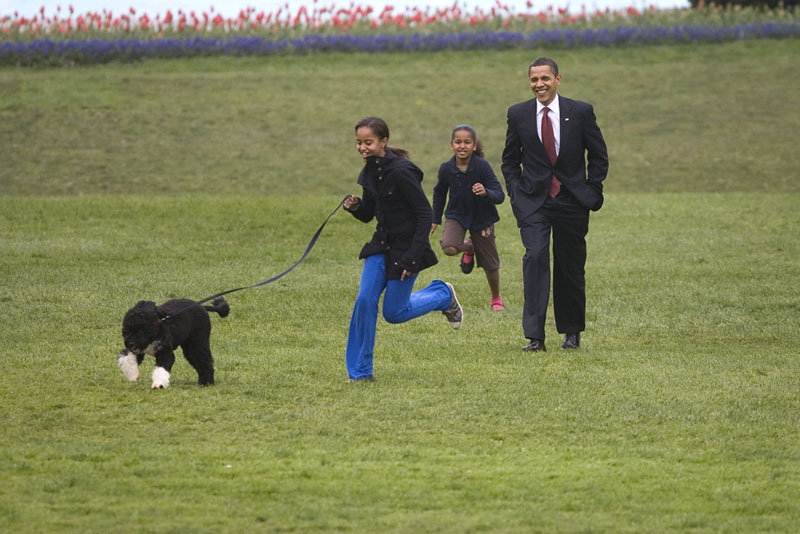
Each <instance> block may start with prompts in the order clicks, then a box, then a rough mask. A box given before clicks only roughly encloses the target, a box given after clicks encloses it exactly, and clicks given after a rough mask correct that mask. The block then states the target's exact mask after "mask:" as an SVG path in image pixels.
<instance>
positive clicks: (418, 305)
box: [344, 117, 463, 382]
mask: <svg viewBox="0 0 800 534" xmlns="http://www.w3.org/2000/svg"><path fill="white" fill-rule="evenodd" d="M355 130H356V148H357V150H358V152H359V153H360V154H361V157H362V159H363V160H364V168H363V169H362V170H361V173H360V174H359V176H358V184H359V185H360V186H361V188H362V195H361V197H357V196H354V195H349V196H348V197H347V198H346V199H345V201H344V208H345V209H346V210H347V211H349V212H350V213H352V214H353V216H354V217H356V218H357V219H359V220H360V221H363V222H365V223H366V222H370V221H371V220H372V219H376V221H377V226H376V228H375V233H374V234H373V236H372V239H371V240H370V242H369V243H367V244H366V245H364V248H362V249H361V254H360V255H359V258H361V259H363V260H364V270H363V272H362V274H361V286H360V287H359V290H358V297H357V298H356V303H355V306H354V307H353V315H352V317H351V318H350V330H349V333H348V337H347V350H346V354H345V361H346V365H347V374H348V375H349V377H350V381H351V382H353V381H357V380H370V381H371V380H372V379H373V371H372V360H373V350H374V346H375V329H376V326H377V321H378V302H379V301H380V297H381V294H382V293H383V292H384V290H386V293H385V295H384V299H383V317H384V319H386V321H387V322H389V323H403V322H405V321H408V320H411V319H414V318H415V317H419V316H421V315H425V314H426V313H429V312H431V311H434V310H438V311H441V312H442V313H443V314H444V315H445V317H447V320H448V322H449V323H450V326H452V327H453V328H454V329H458V328H460V327H461V322H462V320H463V310H462V309H461V305H460V304H459V303H458V299H457V298H456V293H455V290H454V289H453V286H452V285H451V284H448V283H446V282H443V281H441V280H433V281H432V282H431V283H430V284H429V285H428V286H427V287H425V288H424V289H421V290H419V291H416V292H414V291H413V288H414V280H416V278H417V275H418V273H419V272H420V271H421V270H423V269H427V268H428V267H431V266H433V265H435V264H436V263H437V262H438V260H437V258H436V254H435V253H434V252H433V249H432V248H431V246H430V242H429V241H428V234H429V232H430V228H431V220H432V214H431V205H430V203H429V202H428V199H427V197H426V195H425V192H424V191H423V190H422V185H421V182H422V175H423V173H422V171H421V170H420V169H419V167H417V166H416V165H414V163H412V162H411V160H409V159H408V152H406V151H405V150H403V149H399V148H392V147H390V146H388V145H387V143H388V141H389V127H388V126H387V125H386V122H384V121H383V120H382V119H379V118H378V117H366V118H364V119H362V120H361V121H359V122H358V124H356V128H355Z"/></svg>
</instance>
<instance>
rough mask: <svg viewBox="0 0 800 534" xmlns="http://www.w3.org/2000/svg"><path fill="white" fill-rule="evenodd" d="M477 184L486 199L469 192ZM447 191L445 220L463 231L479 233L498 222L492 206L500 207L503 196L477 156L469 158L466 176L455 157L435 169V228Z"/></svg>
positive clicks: (495, 181) (485, 162) (500, 187)
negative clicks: (480, 185)
mask: <svg viewBox="0 0 800 534" xmlns="http://www.w3.org/2000/svg"><path fill="white" fill-rule="evenodd" d="M478 183H480V184H483V187H484V188H485V189H486V193H487V196H486V197H480V196H478V195H476V194H475V193H473V192H472V186H473V185H475V184H478ZM448 189H449V190H450V200H449V201H448V202H447V211H445V213H444V214H445V217H447V218H448V219H451V220H455V221H457V222H458V224H460V225H461V226H462V227H463V228H464V229H467V230H483V229H484V228H487V227H489V226H491V225H493V224H494V223H496V222H497V221H499V220H500V216H499V215H498V214H497V208H496V207H495V205H496V204H502V203H503V200H505V198H506V196H505V193H503V187H502V186H501V185H500V182H499V181H498V180H497V176H495V175H494V171H493V170H492V166H491V165H489V162H488V161H486V160H485V159H483V158H481V157H480V156H478V155H476V154H473V156H472V157H471V158H470V160H469V165H468V166H467V171H466V172H462V171H461V170H460V169H459V168H458V166H457V165H456V157H455V156H453V157H452V158H450V160H449V161H446V162H444V163H442V165H441V166H440V167H439V179H438V181H437V182H436V186H435V187H434V188H433V222H434V223H435V224H442V211H444V204H445V201H446V200H447V190H448Z"/></svg>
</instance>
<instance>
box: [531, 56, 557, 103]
mask: <svg viewBox="0 0 800 534" xmlns="http://www.w3.org/2000/svg"><path fill="white" fill-rule="evenodd" d="M529 75H530V81H531V91H533V94H534V95H536V99H537V100H538V101H539V102H541V103H542V104H543V105H545V106H546V105H548V104H550V102H552V101H553V99H554V98H555V97H556V91H557V90H558V86H559V85H561V75H560V74H559V75H558V76H554V75H553V71H552V70H550V66H549V65H539V66H537V67H531V70H530V72H529Z"/></svg>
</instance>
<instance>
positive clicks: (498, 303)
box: [492, 297, 506, 311]
mask: <svg viewBox="0 0 800 534" xmlns="http://www.w3.org/2000/svg"><path fill="white" fill-rule="evenodd" d="M492 309H493V310H494V311H503V310H505V309H506V307H505V305H504V304H503V297H497V298H496V299H492Z"/></svg>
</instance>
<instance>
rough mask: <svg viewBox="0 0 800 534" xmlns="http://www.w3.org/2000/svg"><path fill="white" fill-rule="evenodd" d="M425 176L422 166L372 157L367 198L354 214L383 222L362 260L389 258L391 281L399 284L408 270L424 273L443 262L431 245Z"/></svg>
mask: <svg viewBox="0 0 800 534" xmlns="http://www.w3.org/2000/svg"><path fill="white" fill-rule="evenodd" d="M422 176H423V174H422V171H421V170H420V169H419V167H417V166H416V165H414V163H412V162H411V161H410V160H408V159H406V158H404V157H401V156H398V155H396V154H395V153H393V152H391V151H387V152H386V155H385V156H384V157H376V156H370V157H368V158H367V160H366V162H365V164H364V168H363V169H362V170H361V174H360V175H359V176H358V183H359V185H361V187H362V190H363V196H362V197H361V202H360V203H359V204H358V205H357V206H356V207H355V208H354V209H352V210H351V213H352V214H353V216H354V217H356V218H357V219H359V220H360V221H363V222H370V221H371V220H372V219H373V218H374V219H376V220H377V221H378V224H377V226H376V227H375V233H374V234H373V235H372V239H371V240H370V242H369V243H367V244H366V245H364V248H362V249H361V254H359V257H360V258H362V259H363V258H366V257H368V256H372V255H375V254H386V255H387V258H386V278H387V279H388V280H397V279H399V278H400V276H401V274H402V273H403V269H405V270H407V271H409V272H411V273H418V272H420V271H421V270H423V269H427V268H428V267H431V266H432V265H436V263H437V262H438V261H439V260H438V259H437V258H436V253H435V252H434V251H433V249H432V248H431V246H430V242H429V241H428V235H429V233H430V231H431V205H430V203H429V202H428V197H426V196H425V191H423V190H422V184H421V182H422Z"/></svg>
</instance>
